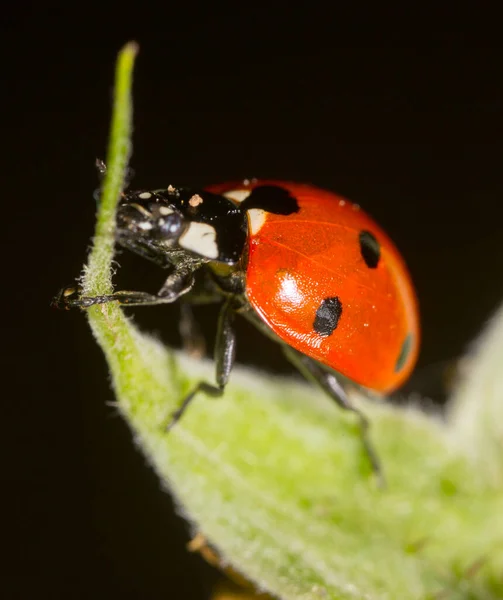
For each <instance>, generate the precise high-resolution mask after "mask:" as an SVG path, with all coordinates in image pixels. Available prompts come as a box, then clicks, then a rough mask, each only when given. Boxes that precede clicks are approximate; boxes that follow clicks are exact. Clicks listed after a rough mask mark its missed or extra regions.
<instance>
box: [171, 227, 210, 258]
mask: <svg viewBox="0 0 503 600" xmlns="http://www.w3.org/2000/svg"><path fill="white" fill-rule="evenodd" d="M178 243H179V244H180V246H181V247H182V248H185V249H186V250H192V252H197V254H200V255H201V256H205V257H206V258H217V257H218V246H217V233H216V231H215V228H214V227H212V226H211V225H208V223H198V222H197V221H194V222H192V223H191V224H190V225H189V228H188V229H187V231H186V232H185V233H184V234H183V235H182V236H181V237H180V239H179V240H178Z"/></svg>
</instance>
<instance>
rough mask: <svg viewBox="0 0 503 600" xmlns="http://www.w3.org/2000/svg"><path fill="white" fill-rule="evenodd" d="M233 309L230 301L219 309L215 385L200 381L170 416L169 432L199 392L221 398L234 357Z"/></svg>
mask: <svg viewBox="0 0 503 600" xmlns="http://www.w3.org/2000/svg"><path fill="white" fill-rule="evenodd" d="M233 321H234V309H233V307H232V299H229V300H226V301H225V303H224V305H223V306H222V308H221V309H220V315H219V317H218V326H217V336H216V341H215V367H216V373H215V379H216V385H215V384H213V383H208V382H207V381H200V382H199V383H198V384H197V385H196V387H195V388H194V389H193V390H192V391H191V392H190V393H189V394H188V395H187V396H185V398H184V399H183V401H182V402H181V404H180V406H179V408H177V409H176V411H175V412H174V413H173V414H172V415H171V420H170V422H169V423H168V425H167V430H168V431H169V430H171V429H172V428H173V426H174V425H176V423H178V421H179V420H180V419H181V418H182V416H183V414H184V413H185V411H186V410H187V408H188V406H189V404H190V403H191V402H192V400H194V398H195V397H196V396H197V394H198V393H199V392H203V393H205V394H206V395H208V396H212V397H213V398H217V397H219V396H222V394H223V393H224V390H225V386H226V385H227V382H228V381H229V376H230V374H231V370H232V367H233V365H234V358H235V356H236V334H235V332H234V328H233Z"/></svg>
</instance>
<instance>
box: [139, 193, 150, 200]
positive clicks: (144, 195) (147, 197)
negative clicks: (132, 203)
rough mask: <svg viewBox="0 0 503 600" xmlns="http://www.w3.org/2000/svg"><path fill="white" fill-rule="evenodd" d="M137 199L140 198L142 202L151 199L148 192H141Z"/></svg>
mask: <svg viewBox="0 0 503 600" xmlns="http://www.w3.org/2000/svg"><path fill="white" fill-rule="evenodd" d="M138 198H141V199H142V200H148V199H149V198H152V194H151V193H150V192H142V193H141V194H139V196H138Z"/></svg>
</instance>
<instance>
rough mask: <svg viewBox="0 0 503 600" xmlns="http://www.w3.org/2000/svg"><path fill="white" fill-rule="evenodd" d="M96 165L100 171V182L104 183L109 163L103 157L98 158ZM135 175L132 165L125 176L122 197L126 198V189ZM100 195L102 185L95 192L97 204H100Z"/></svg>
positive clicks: (94, 196)
mask: <svg viewBox="0 0 503 600" xmlns="http://www.w3.org/2000/svg"><path fill="white" fill-rule="evenodd" d="M94 166H95V167H96V170H97V171H98V179H99V182H100V184H103V180H104V178H105V175H106V172H107V165H106V163H105V161H104V160H102V159H101V158H97V159H96V160H95V161H94ZM134 175H135V173H134V170H133V169H132V168H131V167H127V168H126V175H125V177H124V189H123V190H121V196H122V198H124V196H125V193H124V190H125V189H127V188H128V187H129V184H130V183H131V180H132V179H133V177H134ZM100 197H101V185H100V187H99V188H97V189H95V190H94V192H93V198H94V200H95V201H96V204H99V202H100Z"/></svg>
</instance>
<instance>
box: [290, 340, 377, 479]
mask: <svg viewBox="0 0 503 600" xmlns="http://www.w3.org/2000/svg"><path fill="white" fill-rule="evenodd" d="M283 351H284V353H285V355H286V357H287V358H288V360H289V361H290V362H291V363H292V364H293V365H294V366H295V367H296V368H297V369H298V370H299V371H300V372H301V373H302V375H304V377H305V378H306V379H308V380H311V381H313V382H314V383H316V384H317V385H318V386H319V387H320V388H321V389H322V390H323V391H324V392H325V393H326V394H327V395H328V396H329V397H330V398H331V399H332V400H334V401H335V402H337V404H338V405H339V406H340V407H341V408H343V409H344V410H349V411H351V412H353V413H354V414H355V415H357V417H358V418H359V420H360V427H361V432H362V442H363V445H364V448H365V452H366V454H367V456H368V459H369V462H370V464H371V466H372V470H373V472H374V473H375V475H376V476H377V478H378V481H379V484H380V485H381V486H382V485H384V476H383V472H382V468H381V463H380V461H379V458H378V456H377V452H376V451H375V449H374V447H373V445H372V442H371V441H370V438H369V425H370V424H369V421H368V419H367V417H366V416H365V415H364V414H363V413H362V412H361V411H360V410H359V409H358V408H356V406H354V405H353V404H352V403H351V400H350V399H349V397H348V395H347V394H346V392H345V391H344V388H343V387H342V385H341V384H340V383H339V382H338V381H337V378H336V377H335V375H334V373H332V372H329V371H326V370H325V369H324V368H323V367H322V366H321V365H320V364H319V363H318V362H317V361H315V360H313V359H312V358H310V357H309V356H306V355H305V354H301V353H300V352H297V351H296V350H294V349H293V348H291V347H290V346H286V345H285V346H283Z"/></svg>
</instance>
